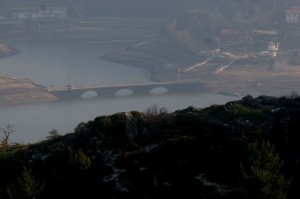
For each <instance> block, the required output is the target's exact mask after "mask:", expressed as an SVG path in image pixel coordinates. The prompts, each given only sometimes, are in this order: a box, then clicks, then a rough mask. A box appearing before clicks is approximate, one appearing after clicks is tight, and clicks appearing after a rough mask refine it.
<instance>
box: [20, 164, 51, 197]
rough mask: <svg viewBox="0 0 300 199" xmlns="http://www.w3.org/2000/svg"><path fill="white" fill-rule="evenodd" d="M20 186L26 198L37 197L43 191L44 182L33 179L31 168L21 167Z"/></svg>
mask: <svg viewBox="0 0 300 199" xmlns="http://www.w3.org/2000/svg"><path fill="white" fill-rule="evenodd" d="M19 183H20V188H21V190H22V191H23V193H24V196H25V197H26V198H38V196H39V194H40V192H41V191H43V189H44V186H45V183H44V182H39V181H38V180H36V179H35V177H34V175H33V174H32V172H31V169H27V168H26V167H23V171H22V177H21V178H19Z"/></svg>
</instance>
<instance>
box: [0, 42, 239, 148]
mask: <svg viewBox="0 0 300 199" xmlns="http://www.w3.org/2000/svg"><path fill="white" fill-rule="evenodd" d="M10 45H12V46H14V47H16V48H18V49H20V50H21V51H22V52H21V54H20V55H16V56H12V57H9V58H5V59H1V60H0V71H1V72H4V73H8V74H11V75H14V76H18V77H22V78H29V79H31V80H32V81H34V82H35V83H37V84H40V85H43V86H51V85H54V86H65V85H67V84H68V82H69V83H70V84H71V85H72V86H99V85H116V84H136V83H147V82H151V80H150V79H149V74H148V73H147V71H145V70H143V69H140V68H136V67H131V66H127V65H122V64H116V63H111V62H104V61H101V60H100V59H99V57H100V56H101V55H103V54H104V53H106V52H108V51H109V50H112V49H113V48H115V47H116V45H114V46H112V45H107V44H102V43H85V42H80V43H79V42H77V43H70V42H43V43H42V42H39V43H37V42H29V41H27V42H17V43H16V42H15V43H12V44H10ZM237 99H239V98H237V97H230V96H224V95H219V94H213V93H203V92H201V93H200V92H199V93H186V94H184V95H183V94H181V95H177V94H164V95H159V96H158V95H147V96H122V97H111V98H106V97H105V98H95V99H79V100H72V101H56V102H45V103H36V104H26V105H14V106H5V107H0V126H1V127H2V128H3V127H5V125H8V124H9V125H13V130H14V133H13V134H12V135H11V140H10V142H11V143H14V142H16V143H32V142H37V141H41V140H43V139H45V138H46V137H47V136H49V131H51V130H52V129H56V130H58V132H59V133H60V134H66V133H69V132H72V131H73V129H74V128H75V127H76V125H77V124H79V123H80V122H87V121H88V120H92V119H94V118H95V117H97V116H100V115H110V114H113V113H116V112H123V111H131V110H137V111H145V110H146V109H147V108H148V107H150V106H152V105H157V106H158V107H166V108H167V109H168V110H169V111H174V110H177V109H183V108H186V107H188V106H196V107H206V106H209V105H212V104H223V103H226V102H227V101H231V100H237Z"/></svg>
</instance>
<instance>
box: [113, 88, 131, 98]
mask: <svg viewBox="0 0 300 199" xmlns="http://www.w3.org/2000/svg"><path fill="white" fill-rule="evenodd" d="M132 94H133V91H132V90H131V89H127V88H124V89H120V90H117V91H116V92H115V93H114V95H115V96H118V97H122V96H129V95H132Z"/></svg>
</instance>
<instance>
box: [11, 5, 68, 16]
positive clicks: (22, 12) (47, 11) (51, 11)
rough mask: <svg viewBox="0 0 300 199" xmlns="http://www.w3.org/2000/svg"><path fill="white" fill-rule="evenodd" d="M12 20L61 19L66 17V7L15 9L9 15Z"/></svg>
mask: <svg viewBox="0 0 300 199" xmlns="http://www.w3.org/2000/svg"><path fill="white" fill-rule="evenodd" d="M11 16H12V18H14V19H61V18H66V17H67V8H66V7H16V8H13V9H12V13H11Z"/></svg>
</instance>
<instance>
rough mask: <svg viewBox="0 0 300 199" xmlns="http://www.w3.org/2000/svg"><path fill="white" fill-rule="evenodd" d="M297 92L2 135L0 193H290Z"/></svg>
mask: <svg viewBox="0 0 300 199" xmlns="http://www.w3.org/2000/svg"><path fill="white" fill-rule="evenodd" d="M299 127H300V98H299V97H281V98H274V97H266V96H261V97H258V98H255V99H254V98H252V97H251V96H247V97H245V98H243V99H242V100H240V101H235V102H229V103H227V104H225V105H213V106H211V107H208V108H205V109H198V108H194V107H189V108H187V109H184V110H179V111H175V112H173V113H167V112H166V111H165V110H164V109H158V108H157V107H155V106H154V107H152V108H150V109H149V110H148V111H147V112H146V113H140V112H135V111H133V112H127V113H117V114H114V115H111V116H100V117H97V118H96V119H95V120H93V121H89V122H87V123H81V124H79V125H78V126H77V127H76V129H75V130H74V133H70V134H67V135H65V136H53V137H51V138H49V139H48V140H46V141H43V142H41V143H37V144H32V145H26V146H23V145H15V146H8V145H6V144H5V143H2V148H1V157H0V198H73V199H74V198H213V199H216V198H230V199H233V198H239V199H243V198H247V199H253V198H255V199H256V198H270V199H275V198H299V197H300V190H299V189H298V188H299V185H300V182H299V177H300V167H299V166H300V162H299V157H300V156H299V153H300V150H299V148H300V145H299V138H298V136H297V134H298V133H299Z"/></svg>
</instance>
